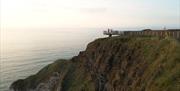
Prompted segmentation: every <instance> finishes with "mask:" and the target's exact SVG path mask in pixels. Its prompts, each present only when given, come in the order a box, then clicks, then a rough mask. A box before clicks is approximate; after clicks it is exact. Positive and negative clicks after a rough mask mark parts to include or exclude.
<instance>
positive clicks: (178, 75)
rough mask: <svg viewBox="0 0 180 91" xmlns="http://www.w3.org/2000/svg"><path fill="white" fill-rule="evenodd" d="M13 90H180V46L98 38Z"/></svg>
mask: <svg viewBox="0 0 180 91" xmlns="http://www.w3.org/2000/svg"><path fill="white" fill-rule="evenodd" d="M10 89H11V90H14V91H180V43H179V42H178V41H176V40H175V39H171V38H165V39H159V38H158V37H111V38H101V39H97V40H95V41H93V42H91V43H89V44H88V46H87V48H86V50H85V51H82V52H80V53H79V55H78V56H75V57H73V58H72V59H70V60H63V59H60V60H57V61H55V62H54V63H52V64H49V65H47V66H46V67H44V68H43V69H42V70H40V71H39V72H38V73H37V74H35V75H32V76H30V77H28V78H26V79H20V80H17V81H15V82H14V83H13V84H12V85H11V87H10Z"/></svg>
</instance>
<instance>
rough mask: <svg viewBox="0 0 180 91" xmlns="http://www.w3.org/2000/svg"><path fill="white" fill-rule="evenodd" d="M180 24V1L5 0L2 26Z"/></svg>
mask: <svg viewBox="0 0 180 91" xmlns="http://www.w3.org/2000/svg"><path fill="white" fill-rule="evenodd" d="M146 26H149V27H151V26H152V27H161V26H162V27H163V26H167V27H176V28H177V27H180V0H1V28H41V27H43V28H62V27H68V28H78V27H98V28H99V27H146Z"/></svg>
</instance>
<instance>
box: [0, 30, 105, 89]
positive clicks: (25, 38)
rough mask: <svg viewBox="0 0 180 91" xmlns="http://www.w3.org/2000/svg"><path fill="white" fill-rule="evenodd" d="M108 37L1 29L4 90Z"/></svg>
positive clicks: (83, 32)
mask: <svg viewBox="0 0 180 91" xmlns="http://www.w3.org/2000/svg"><path fill="white" fill-rule="evenodd" d="M100 37H104V36H103V34H102V29H95V28H88V29H85V28H84V29H82V28H79V29H78V28H77V29H70V28H69V29H16V30H13V29H11V30H1V37H0V38H1V40H0V91H8V89H9V86H10V84H11V83H12V82H13V81H16V80H17V79H23V78H26V77H28V76H30V75H32V74H35V73H37V72H38V71H39V70H40V69H41V68H43V67H45V66H46V65H47V64H50V63H52V62H54V61H55V60H57V59H70V58H71V57H73V56H76V55H78V53H79V51H83V50H85V48H86V46H87V44H88V43H89V42H91V41H93V40H95V39H96V38H100Z"/></svg>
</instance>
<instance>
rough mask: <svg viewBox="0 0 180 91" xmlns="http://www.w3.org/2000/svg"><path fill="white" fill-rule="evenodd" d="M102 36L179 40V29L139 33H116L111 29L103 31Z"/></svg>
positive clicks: (146, 30) (147, 30)
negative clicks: (156, 37) (170, 38)
mask: <svg viewBox="0 0 180 91" xmlns="http://www.w3.org/2000/svg"><path fill="white" fill-rule="evenodd" d="M103 34H104V35H108V36H109V37H112V36H113V35H120V36H122V35H125V36H158V37H167V36H168V37H173V38H175V39H178V40H180V29H167V30H151V29H144V30H141V31H118V30H113V29H108V30H107V31H103Z"/></svg>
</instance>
